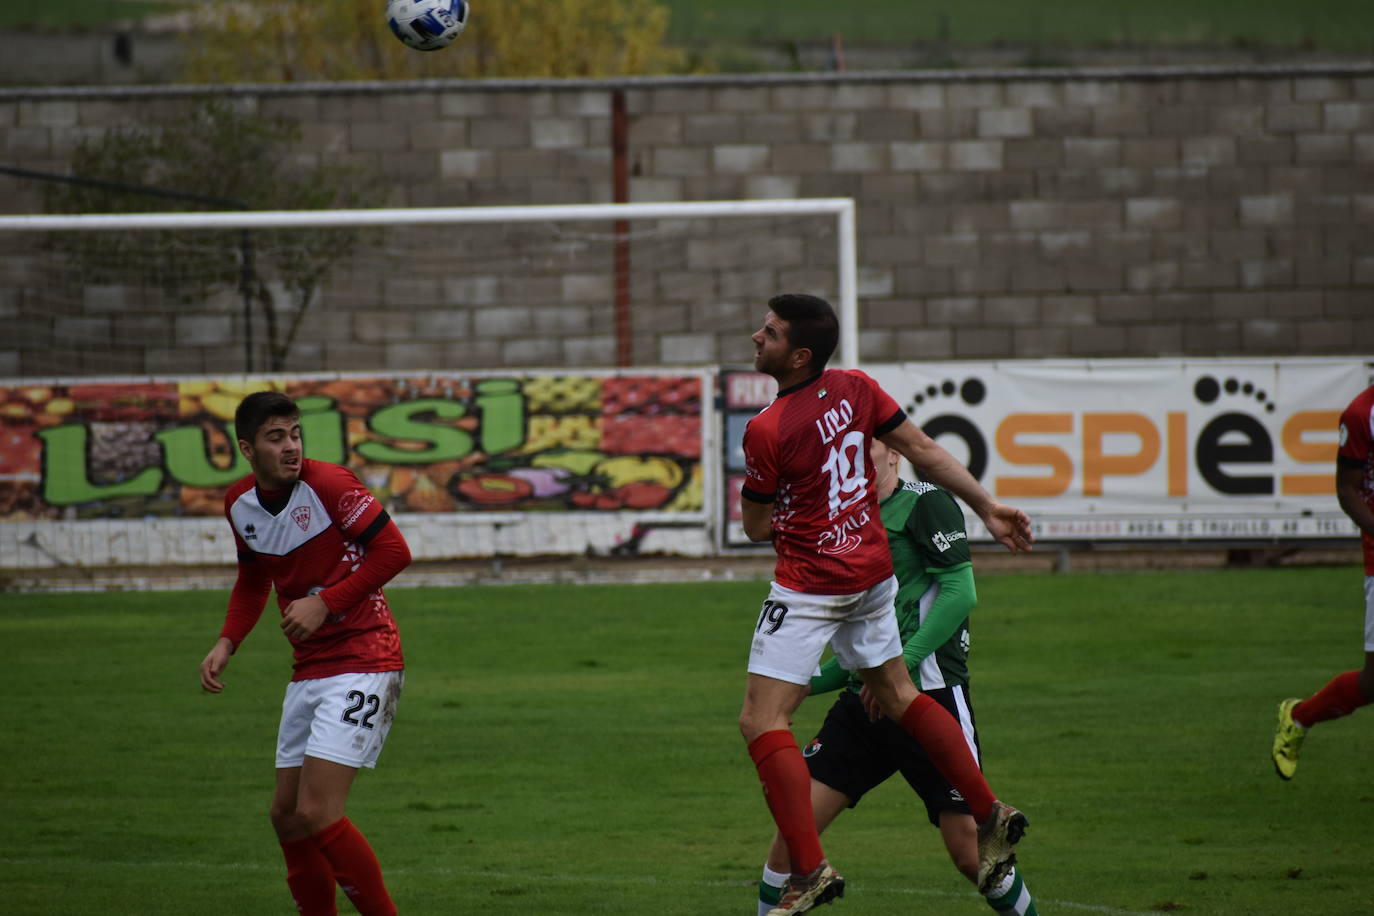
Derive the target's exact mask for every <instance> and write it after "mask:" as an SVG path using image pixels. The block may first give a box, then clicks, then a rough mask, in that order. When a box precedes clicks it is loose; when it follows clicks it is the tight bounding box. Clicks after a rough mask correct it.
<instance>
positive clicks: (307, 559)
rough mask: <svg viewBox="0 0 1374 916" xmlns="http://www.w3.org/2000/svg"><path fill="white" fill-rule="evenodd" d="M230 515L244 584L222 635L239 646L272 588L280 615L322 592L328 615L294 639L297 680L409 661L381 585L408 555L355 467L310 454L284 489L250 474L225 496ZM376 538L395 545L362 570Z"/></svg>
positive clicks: (399, 665) (239, 586)
mask: <svg viewBox="0 0 1374 916" xmlns="http://www.w3.org/2000/svg"><path fill="white" fill-rule="evenodd" d="M224 514H225V515H226V516H227V517H228V519H229V525H230V527H232V528H233V529H234V541H235V543H236V545H237V546H238V551H239V581H238V582H237V583H236V584H235V586H234V595H233V597H232V598H231V600H230V606H229V613H228V615H227V617H226V620H225V625H224V629H223V630H222V631H221V633H220V635H221V636H227V637H228V638H229V639H231V640H233V641H234V645H235V646H236V647H237V646H238V644H239V643H240V642H242V640H243V638H244V637H245V636H247V635H248V632H249V631H250V630H251V629H252V628H253V625H254V624H255V623H257V620H258V617H259V616H260V615H261V614H262V609H263V606H264V605H265V603H266V600H267V588H268V586H269V585H270V586H273V587H275V588H276V590H277V606H278V607H279V608H280V609H281V610H282V612H283V613H285V610H286V607H287V606H288V605H289V604H290V603H291V602H292V601H294V600H295V599H297V598H301V597H304V596H306V595H308V594H311V593H312V592H319V593H320V597H321V598H322V599H323V600H324V602H325V604H327V605H328V606H329V609H330V614H329V615H328V616H327V617H326V618H325V621H324V623H323V624H321V625H320V628H319V629H318V630H316V631H315V632H314V633H313V634H311V635H310V637H309V638H307V639H303V640H299V641H296V640H293V641H292V650H293V653H294V655H295V668H294V673H293V675H292V680H296V681H300V680H305V679H307V678H320V677H333V676H334V675H336V674H348V673H365V672H373V671H396V670H400V669H401V668H403V667H405V662H404V659H403V658H402V655H401V636H400V633H399V632H398V631H397V629H396V620H395V618H394V617H392V615H391V608H390V607H389V606H388V605H387V602H386V596H385V595H383V594H382V589H381V582H382V581H386V580H387V579H390V578H391V576H393V575H395V573H396V572H399V571H400V569H402V568H404V566H405V565H406V563H408V562H409V561H410V553H409V551H408V550H407V549H406V547H405V541H404V539H403V538H401V536H400V532H399V531H396V530H395V526H394V524H392V522H391V520H390V518H389V516H388V515H387V513H386V510H385V509H383V508H382V505H381V503H379V502H377V500H376V498H374V497H373V495H372V494H371V493H370V492H368V490H367V488H366V487H364V486H363V485H362V483H360V482H359V480H358V478H357V477H355V476H353V473H352V472H351V471H349V470H348V469H347V468H342V467H339V466H338V465H333V464H328V463H326V462H323V461H313V460H311V459H306V460H305V461H304V462H302V465H301V474H300V479H299V480H298V481H297V482H296V484H295V485H294V486H293V487H291V488H290V489H289V490H285V491H281V492H278V493H273V492H264V491H261V490H259V489H258V487H257V485H256V482H255V480H254V477H253V475H252V474H249V475H248V476H247V477H245V478H243V479H242V480H240V481H239V482H238V483H236V484H234V486H233V487H231V488H230V489H229V492H228V493H227V494H225V497H224ZM374 538H375V539H377V543H378V544H381V543H386V544H387V546H388V553H387V559H386V563H385V564H383V568H381V569H368V570H366V571H365V572H364V573H359V575H358V576H356V577H355V576H354V575H353V574H354V573H355V572H357V571H358V570H359V568H360V567H362V566H363V565H364V558H365V557H367V556H368V555H369V553H370V551H369V549H368V546H367V545H369V544H371V543H373V541H374ZM397 542H399V547H397ZM379 553H380V551H379ZM373 562H374V564H375V560H374V561H373ZM368 574H370V575H368ZM350 577H352V578H350ZM374 577H375V578H377V579H379V580H380V581H376V582H375V584H374V583H373V582H372V581H371V580H372V578H374ZM360 584H361V587H362V588H363V589H365V591H362V592H361V593H359V591H358V589H359V586H360ZM321 590H322V591H321Z"/></svg>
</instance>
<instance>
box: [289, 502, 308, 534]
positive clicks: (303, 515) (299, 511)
mask: <svg viewBox="0 0 1374 916" xmlns="http://www.w3.org/2000/svg"><path fill="white" fill-rule="evenodd" d="M291 521H293V522H295V523H296V524H297V525H299V526H300V529H301V530H302V531H309V530H310V507H309V506H297V507H296V508H294V509H292V510H291Z"/></svg>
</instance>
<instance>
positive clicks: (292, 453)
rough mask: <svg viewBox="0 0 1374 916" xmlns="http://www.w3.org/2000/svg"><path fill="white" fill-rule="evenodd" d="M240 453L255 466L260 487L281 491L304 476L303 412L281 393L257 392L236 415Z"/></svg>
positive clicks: (244, 401)
mask: <svg viewBox="0 0 1374 916" xmlns="http://www.w3.org/2000/svg"><path fill="white" fill-rule="evenodd" d="M234 432H235V434H236V435H237V436H238V440H239V451H240V452H242V453H243V457H245V458H247V459H248V463H249V464H250V465H252V467H253V474H254V476H256V477H257V479H258V484H259V485H260V486H262V487H264V488H265V489H269V490H278V489H281V488H283V487H286V486H290V485H291V484H293V483H295V482H296V478H298V477H300V474H301V459H302V457H303V449H302V448H301V411H300V408H299V407H297V406H296V402H295V401H293V400H291V399H290V398H288V397H287V396H286V395H284V394H282V393H281V392H280V391H258V392H255V393H253V394H250V395H248V397H246V398H244V399H243V400H242V401H241V402H239V407H238V410H237V411H235V412H234Z"/></svg>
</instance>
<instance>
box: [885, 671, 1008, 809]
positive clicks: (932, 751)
mask: <svg viewBox="0 0 1374 916" xmlns="http://www.w3.org/2000/svg"><path fill="white" fill-rule="evenodd" d="M902 728H904V729H906V733H907V734H908V735H910V736H911V737H913V738H915V739H916V740H917V741H919V742H921V747H923V748H924V749H925V752H926V756H928V757H929V758H930V762H931V763H933V764H935V768H936V769H937V770H939V771H940V775H941V776H943V777H945V781H946V782H948V783H949V784H950V785H952V786H954V788H956V789H958V790H959V794H960V795H962V796H964V801H965V802H967V803H968V807H969V811H971V812H972V813H973V819H974V820H975V821H978V822H979V823H981V822H982V821H984V820H985V819H986V818H987V816H988V815H989V814H991V813H992V803H993V802H994V801H996V800H997V797H996V796H995V795H993V794H992V789H990V788H988V781H987V780H986V779H984V778H983V771H982V770H980V769H978V761H976V760H974V759H973V754H972V752H971V751H969V749H968V739H967V738H965V737H964V730H963V729H961V728H960V727H959V723H958V722H956V721H955V720H954V717H953V716H951V715H950V714H949V710H947V709H945V708H944V707H943V706H941V705H940V704H939V703H937V702H935V701H934V700H932V699H931V698H930V697H928V696H926V695H925V694H924V693H921V694H917V695H916V699H914V700H912V701H911V705H910V706H908V707H907V708H906V712H904V713H902Z"/></svg>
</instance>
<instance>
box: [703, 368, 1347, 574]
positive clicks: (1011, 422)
mask: <svg viewBox="0 0 1374 916" xmlns="http://www.w3.org/2000/svg"><path fill="white" fill-rule="evenodd" d="M864 369H865V371H867V372H868V373H869V374H870V375H872V376H873V377H874V378H875V379H876V380H877V381H878V383H879V384H880V385H882V386H883V388H884V389H885V390H886V391H887V392H888V393H889V394H891V395H892V396H893V397H894V398H896V399H897V401H898V403H899V404H901V405H902V406H903V408H905V410H906V411H907V413H908V414H909V415H910V416H911V418H912V419H913V420H914V421H915V422H916V423H917V424H918V425H920V426H921V427H922V428H923V429H924V430H925V431H926V432H927V433H928V434H929V435H930V436H932V437H933V438H934V439H935V440H936V441H937V442H939V443H940V444H941V445H942V446H944V447H945V448H946V449H948V450H949V451H950V452H951V453H953V454H954V456H955V457H956V458H958V459H959V460H960V461H961V462H963V463H964V464H965V465H966V466H967V467H968V468H969V470H970V471H971V472H972V473H973V475H974V476H975V477H976V478H978V480H979V481H980V482H981V483H982V484H983V486H984V487H986V488H987V489H988V491H989V492H991V493H992V494H993V495H994V496H995V497H997V498H998V499H999V500H1001V501H1003V502H1007V503H1011V504H1013V505H1016V506H1019V507H1021V508H1023V509H1025V510H1026V511H1027V512H1028V513H1030V515H1031V518H1032V520H1033V521H1034V524H1035V532H1036V536H1037V537H1038V538H1040V539H1042V540H1046V541H1080V542H1081V541H1118V542H1129V541H1176V542H1181V541H1208V540H1212V541H1252V540H1263V541H1280V540H1303V539H1308V540H1311V539H1324V538H1337V539H1339V538H1347V537H1350V538H1353V537H1355V536H1356V530H1355V526H1354V525H1353V523H1351V522H1350V520H1349V519H1348V518H1347V517H1346V516H1345V514H1344V513H1343V512H1342V511H1341V509H1340V506H1339V505H1338V504H1337V502H1336V495H1335V457H1336V437H1337V421H1338V419H1339V416H1340V413H1341V411H1342V410H1343V409H1344V407H1345V405H1346V404H1347V403H1349V402H1350V400H1351V399H1352V398H1354V397H1355V395H1356V394H1358V393H1359V392H1360V391H1361V390H1363V389H1364V388H1365V387H1366V386H1367V385H1369V384H1370V383H1371V381H1372V380H1374V363H1369V362H1366V361H1364V360H1361V359H1355V358H1349V359H1281V360H1272V359H1271V360H1245V359H1213V360H1187V361H1184V360H1167V359H1162V360H1141V361H1131V360H1080V361H1057V360H1053V361H1016V362H930V363H906V364H901V365H881V366H877V365H875V366H865V367H864ZM776 389H777V386H776V385H775V384H774V383H773V381H772V379H770V378H768V377H766V376H762V375H759V374H758V373H755V372H751V371H736V372H725V373H723V374H722V377H721V404H722V409H721V425H722V430H721V447H722V459H721V460H722V468H723V474H722V480H723V481H724V484H725V485H724V486H723V487H722V498H723V499H724V500H725V504H724V505H723V506H722V507H721V519H722V532H721V543H722V545H723V546H727V547H744V546H747V545H748V544H749V543H750V542H749V541H748V540H747V539H746V538H745V537H744V533H743V529H742V527H741V526H740V524H739V508H738V501H739V483H740V482H741V481H742V479H743V470H744V467H743V455H742V453H741V452H740V442H741V440H742V438H743V434H744V426H745V424H746V423H747V422H748V420H749V417H750V416H752V415H753V414H754V413H757V412H758V410H760V409H761V408H762V407H764V406H766V405H767V404H768V403H769V402H770V401H771V400H772V397H773V394H774V393H775V392H776ZM905 474H906V475H907V476H908V477H910V475H911V469H910V468H909V467H908V468H905ZM968 515H969V517H968V527H969V536H970V537H971V538H974V539H979V540H986V539H987V532H986V531H985V530H984V529H983V526H982V524H981V523H980V522H979V521H978V519H977V518H976V517H975V516H973V515H972V514H971V513H969V514H968Z"/></svg>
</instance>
